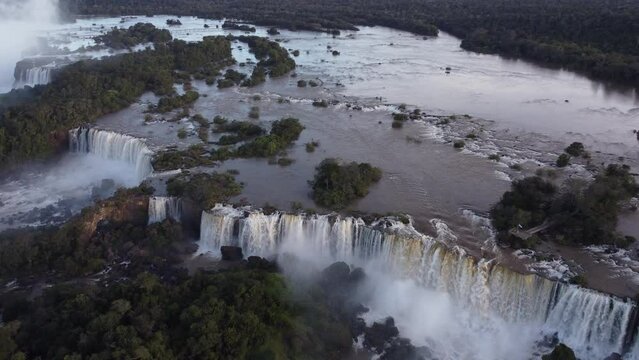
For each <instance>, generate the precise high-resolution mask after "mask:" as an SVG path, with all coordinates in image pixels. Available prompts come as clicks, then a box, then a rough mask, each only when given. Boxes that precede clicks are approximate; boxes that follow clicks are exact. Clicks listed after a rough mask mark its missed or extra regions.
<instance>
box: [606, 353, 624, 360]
mask: <svg viewBox="0 0 639 360" xmlns="http://www.w3.org/2000/svg"><path fill="white" fill-rule="evenodd" d="M622 359H623V357H621V354H619V353H612V354H610V356H608V357H607V358H605V359H604V360H622Z"/></svg>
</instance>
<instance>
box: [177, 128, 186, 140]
mask: <svg viewBox="0 0 639 360" xmlns="http://www.w3.org/2000/svg"><path fill="white" fill-rule="evenodd" d="M186 135H187V132H186V129H185V128H180V130H178V132H177V137H178V138H180V139H185V138H186Z"/></svg>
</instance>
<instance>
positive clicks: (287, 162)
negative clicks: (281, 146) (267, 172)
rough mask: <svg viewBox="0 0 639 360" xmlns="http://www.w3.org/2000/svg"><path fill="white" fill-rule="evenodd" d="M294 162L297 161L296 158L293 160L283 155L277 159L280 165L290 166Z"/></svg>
mask: <svg viewBox="0 0 639 360" xmlns="http://www.w3.org/2000/svg"><path fill="white" fill-rule="evenodd" d="M293 162H295V160H293V159H291V158H287V157H281V158H279V159H277V165H279V166H289V165H291V164H292V163H293Z"/></svg>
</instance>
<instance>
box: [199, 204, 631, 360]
mask: <svg viewBox="0 0 639 360" xmlns="http://www.w3.org/2000/svg"><path fill="white" fill-rule="evenodd" d="M438 230H440V229H438ZM222 245H236V246H241V247H242V248H243V250H244V253H245V254H248V255H258V256H269V255H273V254H275V253H278V252H294V253H298V254H299V253H302V254H307V255H311V258H315V259H318V258H320V259H321V258H324V259H327V260H343V261H347V262H351V263H355V264H366V263H374V264H375V266H376V267H377V268H381V269H385V270H384V271H388V272H390V273H394V274H396V275H399V276H402V277H406V278H410V279H413V280H415V281H417V282H418V283H419V284H421V285H423V286H424V287H426V288H431V289H436V290H438V291H441V292H444V293H447V294H449V295H450V296H451V297H452V298H453V299H455V301H456V302H457V303H458V304H460V305H461V306H462V307H464V308H469V309H472V311H473V312H474V313H476V314H479V315H480V316H485V317H488V316H491V315H494V314H496V315H498V316H499V317H501V318H503V319H504V320H506V321H508V322H511V323H523V322H526V323H538V324H540V327H542V328H543V331H544V332H545V333H550V334H553V333H557V336H558V337H559V339H560V340H561V341H562V342H565V343H566V344H568V345H569V346H571V347H573V348H574V349H575V350H576V351H577V352H578V354H580V355H581V356H585V355H584V354H587V355H588V357H587V358H591V357H590V356H592V358H596V359H598V358H600V357H601V358H603V357H605V356H608V355H610V354H611V353H612V352H618V353H623V352H624V349H625V345H626V344H625V341H627V340H629V337H631V336H632V335H633V333H634V329H629V327H630V326H631V322H632V319H631V313H632V311H633V309H634V305H633V304H632V303H630V302H625V301H623V300H621V299H618V298H615V297H612V296H608V295H605V294H601V293H598V292H595V291H592V290H588V289H584V288H580V287H577V286H574V285H566V284H561V283H558V282H554V281H551V280H548V279H545V278H542V277H540V276H537V275H535V274H520V273H517V272H514V271H512V270H510V269H508V268H506V267H504V266H501V265H499V264H496V263H495V262H494V261H489V260H485V259H482V260H477V259H475V258H474V257H472V256H468V255H466V254H465V253H464V251H463V250H462V249H459V248H449V247H447V246H445V245H443V244H442V242H440V241H438V240H437V239H435V238H433V237H430V236H427V235H424V234H421V233H419V232H418V231H417V230H415V229H414V228H413V227H412V226H411V225H405V224H402V223H401V222H398V221H393V220H387V219H382V220H379V221H377V222H375V223H373V224H371V225H366V224H365V223H364V221H363V220H361V219H357V218H351V217H345V218H343V217H339V216H328V215H309V216H305V215H292V214H280V213H274V214H270V215H266V214H263V213H262V212H260V211H254V210H238V209H234V208H232V207H228V206H222V205H218V206H216V207H215V208H214V209H212V210H210V211H205V212H203V213H202V220H201V236H200V246H201V248H202V249H204V250H205V251H206V250H209V251H213V252H216V251H217V250H218V249H219V248H220V246H222ZM628 332H631V333H630V334H628ZM629 335H630V336H629Z"/></svg>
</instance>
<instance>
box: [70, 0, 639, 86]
mask: <svg viewBox="0 0 639 360" xmlns="http://www.w3.org/2000/svg"><path fill="white" fill-rule="evenodd" d="M63 3H64V6H65V7H66V8H67V10H69V11H70V12H71V13H77V14H83V15H87V14H110V15H126V14H130V15H153V14H176V15H195V16H200V17H204V18H215V19H220V18H224V17H228V18H236V19H243V20H246V21H250V22H252V23H255V24H258V25H266V26H277V27H282V28H288V29H294V30H315V31H339V30H354V29H357V27H358V26H362V25H373V26H374V25H382V26H388V27H392V28H396V29H400V30H406V31H411V32H414V33H416V34H420V35H427V36H435V35H437V32H438V30H437V29H438V28H439V29H441V30H443V31H446V32H449V33H451V34H453V35H455V36H457V37H460V38H461V39H462V40H463V41H462V47H463V48H464V49H467V50H472V51H479V52H488V53H497V54H501V55H505V56H510V57H517V58H523V59H527V60H531V61H535V62H538V63H541V64H545V65H549V66H555V67H566V68H569V69H572V70H576V71H580V72H582V73H585V74H587V75H590V76H593V77H596V78H598V79H601V80H610V81H614V82H618V83H625V84H630V85H633V86H634V85H636V84H637V81H639V3H636V2H629V1H623V0H611V1H604V0H566V1H554V0H535V1H531V2H521V1H517V0H436V1H428V0H400V1H393V0H347V1H336V0H319V1H308V0H302V1H297V0H295V1H294V0H284V1H277V2H264V1H259V0H224V1H215V2H211V1H204V0H184V1H183V0H161V1H160V0H134V1H128V0H127V1H124V0H115V1H109V2H104V1H98V0H65V1H64V2H63Z"/></svg>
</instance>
